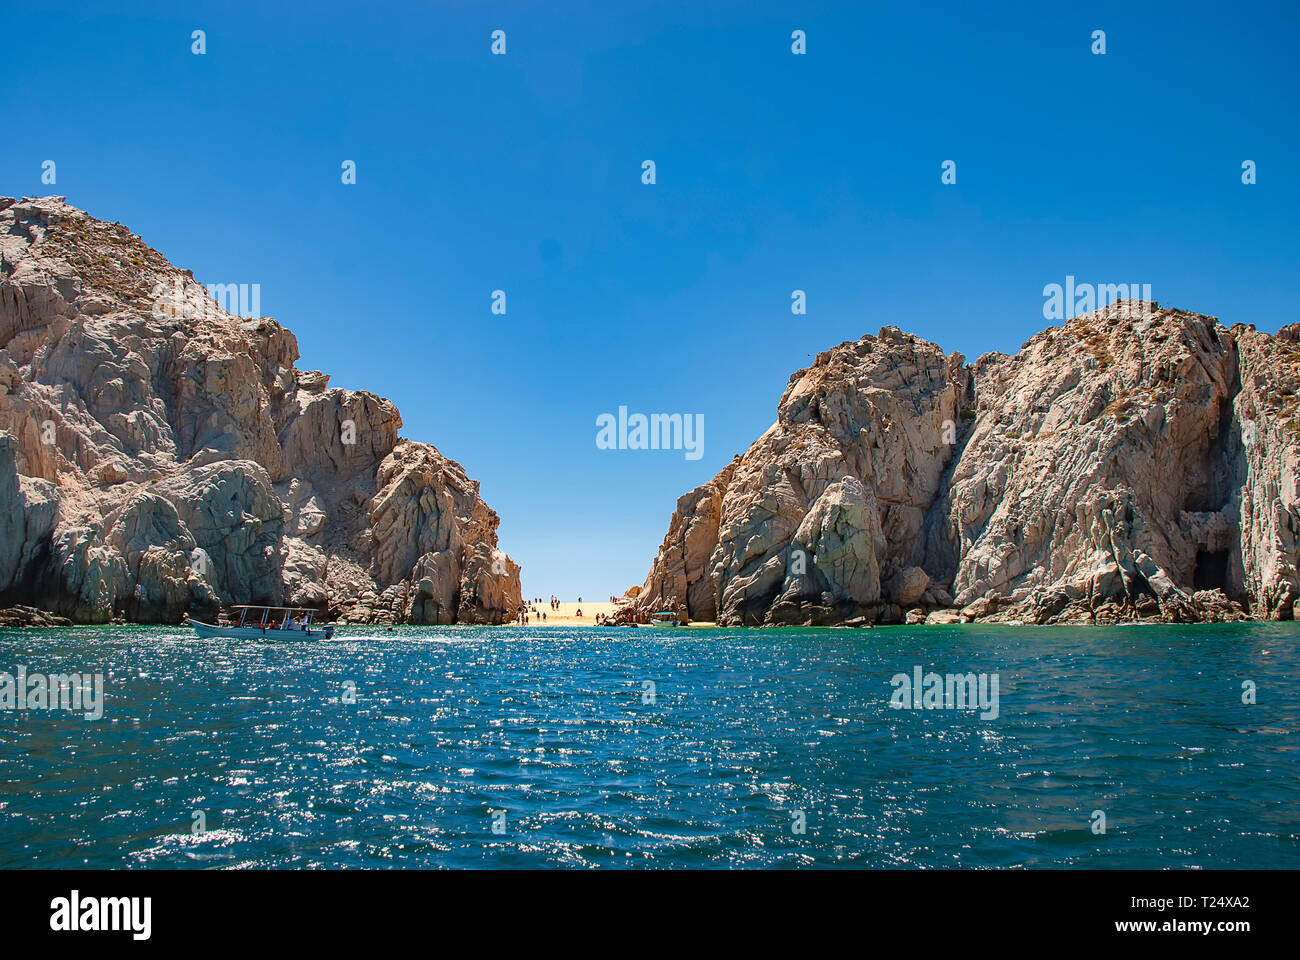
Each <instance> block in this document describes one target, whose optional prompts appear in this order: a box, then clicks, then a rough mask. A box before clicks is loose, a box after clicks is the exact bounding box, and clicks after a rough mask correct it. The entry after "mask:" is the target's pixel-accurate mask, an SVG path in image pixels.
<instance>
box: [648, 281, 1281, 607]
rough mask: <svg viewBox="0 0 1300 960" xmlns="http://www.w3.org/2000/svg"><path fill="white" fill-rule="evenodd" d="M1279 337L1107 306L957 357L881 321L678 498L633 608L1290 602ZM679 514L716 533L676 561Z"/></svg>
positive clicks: (1138, 306) (822, 363)
mask: <svg viewBox="0 0 1300 960" xmlns="http://www.w3.org/2000/svg"><path fill="white" fill-rule="evenodd" d="M1298 331H1300V328H1297V327H1287V328H1284V329H1283V330H1281V331H1279V333H1278V334H1277V335H1276V336H1270V335H1268V334H1263V333H1259V332H1258V331H1256V330H1254V329H1253V328H1252V327H1243V326H1236V327H1233V328H1232V329H1231V330H1229V329H1226V328H1225V327H1223V326H1222V325H1221V324H1219V323H1218V322H1217V321H1215V320H1214V319H1213V318H1209V317H1203V316H1199V315H1197V314H1190V313H1187V312H1185V311H1178V310H1162V309H1160V308H1159V307H1158V306H1157V305H1156V304H1152V303H1145V302H1138V301H1131V302H1130V301H1125V302H1122V303H1119V304H1115V305H1112V306H1110V307H1107V308H1104V309H1102V310H1099V311H1096V312H1094V313H1092V314H1088V315H1086V316H1083V317H1080V318H1077V319H1075V320H1072V321H1070V322H1068V323H1066V324H1065V325H1063V326H1061V327H1055V328H1052V329H1050V330H1047V331H1044V332H1043V333H1041V334H1039V335H1037V336H1036V337H1034V338H1033V339H1031V340H1030V341H1029V342H1028V343H1026V344H1025V345H1024V347H1023V348H1022V349H1021V350H1020V352H1019V353H1017V354H1016V355H1015V356H1004V355H1001V354H987V355H985V356H983V357H981V358H979V360H977V361H976V362H975V363H974V364H972V365H967V364H966V363H965V362H964V360H963V359H962V358H961V357H960V356H959V355H956V354H954V355H953V356H952V357H948V358H945V357H944V355H943V353H942V352H941V351H940V350H939V348H938V347H935V346H934V345H932V344H928V343H925V342H924V341H921V340H918V339H916V338H914V337H909V336H907V335H905V334H902V333H900V332H899V331H897V330H896V329H894V328H888V327H887V328H885V329H884V330H882V331H881V333H880V335H879V336H878V337H864V338H863V339H862V340H860V341H858V342H856V343H845V344H841V345H840V346H839V347H836V348H835V349H834V350H831V351H829V352H827V353H824V354H822V355H820V356H819V357H818V358H817V361H816V363H815V364H814V365H813V367H811V368H810V369H809V370H806V371H800V372H798V373H796V374H795V375H794V377H793V378H792V379H791V385H790V386H789V387H788V388H787V390H786V394H785V396H784V397H783V398H782V400H781V404H780V407H779V409H778V417H777V422H776V424H775V425H774V426H773V427H772V428H771V429H770V430H769V431H768V432H767V433H766V434H764V435H763V436H762V437H760V438H759V439H758V440H757V441H756V442H755V443H754V445H753V446H751V447H750V449H749V451H748V452H747V453H746V454H745V455H744V456H743V457H740V458H738V459H737V461H736V462H735V463H734V464H732V465H730V466H729V467H728V468H727V469H726V470H724V471H723V473H722V474H719V476H718V477H717V478H715V479H714V480H713V481H712V482H711V483H710V484H707V485H705V487H701V488H700V490H697V491H696V492H695V493H693V494H689V495H687V497H684V498H683V500H682V501H681V502H679V504H678V513H677V514H675V515H674V518H673V523H672V525H671V527H670V532H669V538H668V539H667V540H666V541H665V545H664V547H663V548H662V549H661V551H660V554H659V557H658V558H657V559H656V561H655V563H654V566H653V567H652V569H651V572H650V575H649V577H648V578H647V580H646V586H645V592H643V594H642V596H641V597H639V598H638V599H637V609H638V610H639V611H640V612H642V613H645V612H648V611H650V610H651V609H652V608H653V609H661V608H668V609H676V610H678V611H679V612H681V613H683V614H686V615H689V616H690V617H692V618H693V619H717V620H718V621H719V622H722V623H726V624H740V623H807V622H812V623H817V622H828V621H829V622H839V621H843V620H847V619H850V618H854V617H860V616H863V617H866V618H868V619H872V620H876V621H884V622H900V621H901V620H903V619H904V617H906V618H907V619H909V620H913V621H917V622H920V621H921V620H922V619H925V620H927V621H928V622H953V621H954V620H955V619H958V618H960V619H962V620H973V619H980V620H1004V621H1011V620H1019V621H1024V622H1038V623H1047V622H1060V621H1091V620H1097V621H1101V622H1117V621H1120V620H1133V619H1157V620H1166V621H1182V620H1188V621H1191V620H1199V619H1216V620H1219V619H1234V618H1237V617H1241V616H1246V615H1247V613H1248V612H1249V614H1250V615H1253V616H1257V617H1274V618H1286V619H1290V618H1291V617H1293V616H1294V612H1295V605H1296V603H1297V601H1298V600H1300V587H1298V586H1297V584H1298V582H1300V581H1298V578H1297V562H1298V561H1300V554H1298V552H1297V551H1298V539H1300V514H1297V509H1298V507H1297V490H1296V482H1297V481H1296V476H1297V469H1296V468H1297V450H1298V448H1300V442H1298V441H1300V397H1298V396H1297V389H1298V388H1300V378H1298V377H1297V371H1300V344H1298V343H1297V340H1298V339H1300V338H1298V337H1297V332H1298ZM706 490H707V491H708V497H707V498H706V499H707V504H708V507H709V510H708V511H703V510H700V509H699V508H698V505H699V504H701V503H702V502H703V499H702V498H701V497H699V496H698V495H699V494H700V493H701V491H706ZM714 513H716V514H717V518H716V521H715V520H714V519H713V514H714ZM705 516H707V517H708V522H707V523H706V522H700V518H701V517H705ZM691 520H695V521H697V522H696V525H695V527H694V529H696V530H697V531H698V532H699V533H700V534H703V533H705V532H707V531H711V530H714V529H716V531H717V535H716V539H714V541H713V543H712V544H711V545H710V544H708V543H707V542H699V540H698V539H697V542H695V543H694V544H693V545H692V549H691V551H690V556H691V558H692V560H691V562H690V563H688V564H682V563H681V562H680V560H679V557H680V556H681V551H680V550H679V549H677V548H676V544H677V541H678V539H680V530H681V529H683V524H685V528H690V521H691ZM700 539H707V538H700ZM796 560H797V563H796ZM796 567H798V569H796ZM800 571H802V572H800ZM693 596H711V597H713V598H716V604H715V606H714V607H712V608H710V606H709V605H708V604H707V603H700V604H698V605H697V604H696V603H694V602H693V601H692V597H693ZM939 611H943V612H942V613H941V614H940V615H938V616H936V615H935V614H936V612H939ZM709 612H715V613H716V617H706V616H703V614H705V613H709Z"/></svg>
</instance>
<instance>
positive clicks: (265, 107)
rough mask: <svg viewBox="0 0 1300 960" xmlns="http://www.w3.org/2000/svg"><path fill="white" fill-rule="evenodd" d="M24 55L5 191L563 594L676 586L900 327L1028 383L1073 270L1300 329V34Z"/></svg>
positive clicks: (884, 29)
mask: <svg viewBox="0 0 1300 960" xmlns="http://www.w3.org/2000/svg"><path fill="white" fill-rule="evenodd" d="M110 6H111V7H112V8H114V9H113V11H110V10H109V9H108V8H109V7H110ZM96 7H101V8H103V9H99V10H97V9H96ZM2 22H3V29H4V34H5V39H6V47H7V49H8V58H9V61H8V62H9V69H8V70H7V71H6V75H5V86H6V95H5V97H4V105H3V107H0V120H2V121H3V129H4V141H5V146H4V149H3V150H2V151H0V193H3V194H5V195H14V196H30V195H43V194H51V193H54V194H60V195H64V196H66V197H67V198H68V199H69V201H70V202H72V203H74V204H76V205H78V206H80V207H83V208H84V209H86V210H88V211H89V212H90V213H92V214H93V215H95V216H97V217H100V218H102V219H105V220H110V221H112V220H118V221H121V222H123V223H125V224H127V225H128V226H129V227H130V228H131V229H132V230H133V231H135V232H136V233H139V234H141V235H142V236H143V237H144V239H145V241H146V242H148V243H149V244H150V245H152V246H154V247H156V248H157V249H158V250H160V251H161V252H162V253H164V254H165V255H166V256H167V257H168V258H169V259H170V260H171V261H172V262H173V263H175V264H176V265H177V266H180V267H182V268H190V269H192V270H193V271H194V273H195V276H196V277H197V278H198V279H199V280H200V281H203V282H205V283H259V284H260V285H261V306H262V312H263V313H265V314H267V315H270V316H273V317H275V318H276V319H277V320H279V321H280V322H281V323H283V324H284V325H285V326H287V327H289V328H290V329H291V330H293V331H294V332H295V333H296V334H297V336H298V339H299V342H300V345H301V349H302V361H301V362H300V366H301V367H303V368H305V369H313V368H318V369H323V370H325V371H327V372H329V373H330V374H331V375H332V377H333V379H332V383H333V384H334V385H336V386H345V387H349V388H354V389H368V390H372V391H374V392H376V393H379V394H381V395H383V396H386V397H389V398H390V399H392V400H393V401H394V402H395V403H396V404H397V406H398V407H399V409H400V410H401V411H402V417H403V420H404V422H405V427H404V429H403V431H402V433H403V435H404V436H407V437H410V438H412V439H416V440H423V441H427V442H431V443H433V444H435V445H436V446H437V447H438V448H439V449H440V450H441V451H442V452H443V453H445V454H446V455H448V456H450V457H452V458H454V459H456V460H458V461H460V462H461V463H462V464H464V466H465V468H466V469H467V471H468V472H469V474H470V476H472V477H474V478H476V479H478V480H480V481H481V482H482V490H483V495H484V497H485V499H486V500H487V501H488V503H489V504H490V505H491V506H492V507H493V508H494V509H495V510H496V511H497V512H498V513H499V514H500V515H501V518H502V523H501V530H500V534H501V545H502V547H503V548H504V549H505V550H506V551H508V552H509V553H510V554H511V555H512V556H513V557H515V559H517V560H518V561H519V562H520V563H522V565H523V570H524V592H525V595H528V596H532V595H542V596H546V595H549V594H551V593H556V594H559V595H560V596H562V597H565V598H570V599H571V598H573V597H574V596H576V595H577V594H582V595H584V596H588V597H604V596H607V595H608V594H610V593H616V592H621V591H622V590H623V589H624V588H626V587H627V586H629V585H631V584H633V583H640V582H641V581H642V580H643V579H644V576H645V573H646V571H647V569H648V567H649V564H650V561H651V559H652V558H653V556H654V554H655V551H656V550H657V548H658V546H659V543H660V541H661V539H662V537H663V534H664V532H665V530H666V528H667V523H668V519H669V516H670V515H671V513H672V508H673V505H674V503H675V502H676V499H677V497H678V496H679V495H680V494H682V493H684V492H685V491H687V490H689V489H691V488H692V487H694V486H696V485H698V484H700V483H703V482H704V481H706V480H708V479H709V478H710V477H712V476H713V475H714V473H716V472H717V470H719V469H720V468H721V467H722V466H723V465H724V464H726V463H727V462H728V461H730V459H731V458H732V456H733V455H735V454H736V453H739V452H742V451H743V450H744V449H745V448H746V447H747V446H748V445H749V443H750V442H752V441H753V440H754V439H755V438H756V437H757V436H758V435H759V434H761V433H762V432H763V431H764V430H765V429H766V428H767V427H768V426H770V425H771V423H772V421H773V420H774V419H775V410H776V403H777V401H778V399H779V398H780V395H781V392H782V390H783V389H784V387H785V384H786V381H787V379H788V377H789V376H790V374H791V373H793V372H794V371H795V370H796V369H799V368H801V367H804V366H806V365H807V364H808V363H810V362H811V359H812V357H813V356H815V355H816V354H817V353H818V352H819V351H821V350H824V349H826V348H828V347H830V346H833V345H834V344H837V343H839V342H841V341H843V340H847V339H856V338H857V337H860V336H861V335H862V334H864V333H874V332H875V331H876V330H877V329H878V328H879V327H881V326H883V325H885V324H896V325H898V326H901V327H902V328H904V329H905V330H909V331H911V332H914V333H917V334H919V335H921V336H924V337H927V338H929V339H932V340H934V341H936V342H938V343H939V344H941V345H943V346H944V347H945V348H946V349H949V350H952V349H957V350H961V351H962V352H963V353H965V354H966V355H967V356H968V357H970V358H974V357H975V356H976V355H978V354H979V353H982V352H984V351H986V350H1004V351H1014V350H1015V349H1017V348H1018V346H1019V345H1020V344H1021V343H1022V342H1023V341H1024V340H1025V339H1027V338H1028V337H1029V336H1030V335H1032V334H1033V333H1035V332H1037V331H1038V330H1039V329H1041V328H1043V327H1045V326H1047V325H1048V323H1047V321H1045V320H1044V319H1043V302H1044V298H1043V287H1044V286H1045V285H1046V284H1049V283H1063V282H1064V280H1065V277H1066V276H1067V275H1073V276H1074V277H1076V278H1077V281H1078V282H1080V283H1084V282H1089V283H1122V282H1139V283H1149V284H1150V285H1151V288H1152V295H1153V298H1154V299H1156V300H1158V301H1160V302H1161V303H1162V304H1167V305H1174V306H1179V307H1184V308H1188V309H1193V310H1197V311H1199V312H1202V313H1209V314H1213V315H1216V316H1218V317H1220V318H1221V319H1222V320H1223V321H1224V322H1225V323H1228V324H1231V323H1235V322H1238V321H1240V322H1245V323H1254V324H1255V325H1256V326H1258V327H1259V328H1261V329H1265V330H1270V331H1272V330H1275V329H1276V328H1277V327H1278V326H1280V325H1282V324H1284V323H1290V322H1295V321H1297V320H1300V315H1298V314H1297V311H1296V308H1295V303H1296V300H1295V294H1296V285H1297V283H1298V282H1300V269H1298V267H1297V265H1298V264H1300V240H1298V239H1297V230H1296V224H1297V222H1300V187H1298V186H1297V183H1298V177H1297V158H1300V136H1298V135H1297V114H1298V109H1297V93H1300V84H1298V83H1297V81H1298V80H1300V69H1298V68H1297V62H1298V61H1300V58H1297V56H1296V49H1297V43H1298V41H1300V29H1298V27H1300V14H1298V13H1297V4H1295V3H1268V2H1265V3H1259V4H1252V5H1249V6H1233V5H1230V4H1225V3H1221V2H1220V3H1214V4H1207V3H1185V2H1178V3H1149V4H1134V3H1128V2H1123V3H1108V2H1101V3H1089V4H1086V5H1085V4H1069V5H1066V4H1049V3H1015V4H1011V3H969V2H965V3H952V4H950V3H925V4H918V3H895V4H875V3H870V4H869V3H862V2H853V3H844V4H830V3H826V4H797V3H789V4H780V3H766V2H740V0H737V2H734V3H689V4H688V3H685V2H682V3H679V4H668V3H659V4H647V3H638V2H623V0H619V2H607V0H606V2H593V3H581V4H578V3H564V2H556V0H547V2H533V3H526V4H509V3H468V2H466V3H435V2H422V3H392V4H385V3H348V4H334V3H310V4H307V3H303V4H296V3H295V4H290V3H244V2H234V0H221V2H218V3H203V4H199V3H184V4H181V3H174V2H157V3H114V4H111V5H110V4H90V3H85V2H64V0H41V2H40V3H28V2H23V0H19V2H16V3H15V2H14V0H7V2H6V4H5V10H4V12H3V21H2ZM197 29H201V30H204V31H205V33H206V53H205V54H203V55H195V54H194V53H192V52H191V49H192V43H193V41H192V39H191V35H192V31H194V30H197ZM498 29H500V30H504V31H505V34H506V53H505V55H503V56H494V55H493V54H492V53H491V49H490V47H491V43H492V40H491V34H492V32H493V31H494V30H498ZM796 29H802V30H804V31H805V33H806V38H807V39H806V44H807V53H806V54H804V55H802V56H797V55H794V54H793V53H792V52H791V44H792V42H793V41H792V40H791V33H792V31H794V30H796ZM1094 30H1104V31H1105V35H1106V53H1105V54H1104V55H1096V54H1093V53H1092V52H1091V49H1092V47H1093V44H1094V41H1093V39H1092V33H1093V31H1094ZM50 159H52V160H54V161H55V162H56V164H57V166H56V171H57V181H56V184H55V185H53V186H51V185H47V184H43V183H42V182H41V173H42V163H43V161H45V160H50ZM345 160H353V161H355V162H356V183H355V184H350V185H345V184H343V183H342V182H341V179H342V178H341V165H342V163H343V161H345ZM646 160H653V161H654V162H655V164H656V170H655V174H656V183H654V184H653V185H647V184H644V183H642V169H643V168H642V164H643V161H646ZM945 160H952V161H954V162H955V163H956V179H957V182H956V183H955V184H951V185H946V184H943V183H941V182H940V177H941V172H942V171H941V164H942V163H943V162H944V161H945ZM1246 160H1252V161H1254V162H1255V164H1256V175H1257V179H1258V182H1257V183H1255V184H1253V185H1244V184H1243V183H1242V163H1243V161H1246ZM498 289H500V290H504V291H505V293H506V313H505V315H496V314H493V313H492V312H491V303H492V291H494V290H498ZM796 289H802V290H804V291H806V295H807V313H806V315H803V316H796V315H793V314H792V313H791V310H790V305H791V293H792V291H794V290H796ZM620 405H625V406H627V407H628V409H629V411H630V412H634V413H635V412H642V413H647V414H649V413H682V414H702V415H703V417H704V422H705V434H704V446H703V455H702V456H701V457H700V458H699V459H695V460H688V459H687V458H686V456H685V455H684V452H683V451H636V450H602V449H598V447H597V445H596V442H595V440H596V432H597V431H596V418H597V417H598V416H599V415H600V414H602V413H617V410H618V407H619V406H620Z"/></svg>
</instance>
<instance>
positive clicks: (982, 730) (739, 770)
mask: <svg viewBox="0 0 1300 960" xmlns="http://www.w3.org/2000/svg"><path fill="white" fill-rule="evenodd" d="M1297 640H1300V625H1296V624H1260V625H1249V626H1240V625H1213V626H1196V627H1119V628H1102V627H1087V628H1082V627H1064V628H1055V627H1053V628H1020V627H998V626H973V625H972V626H964V627H925V628H912V627H896V628H880V629H876V630H867V631H852V630H806V629H802V630H780V631H775V630H725V629H718V630H704V629H701V630H695V629H692V630H689V631H687V630H676V631H673V630H648V629H643V630H639V631H619V632H610V631H601V630H600V629H598V628H584V629H556V628H550V629H530V628H527V627H520V628H473V627H465V628H458V627H427V628H399V629H398V630H397V631H396V632H395V633H391V634H390V633H387V632H386V631H382V630H379V629H376V628H365V627H355V628H344V629H342V630H340V632H339V634H338V635H336V639H335V640H334V641H333V642H328V643H315V644H308V643H300V644H292V645H271V644H262V643H252V642H242V641H197V640H195V639H194V638H193V637H192V636H191V635H190V634H189V633H188V632H186V631H184V630H179V629H174V628H141V627H111V628H74V629H64V630H48V631H0V672H7V673H10V674H13V673H15V672H16V669H17V668H18V667H19V666H24V667H26V669H27V671H28V672H29V673H33V672H44V673H61V672H71V671H79V672H88V673H89V672H94V671H103V673H104V674H105V702H104V715H103V717H102V719H99V720H87V719H84V718H83V717H82V716H80V715H79V714H77V715H74V714H69V713H66V712H58V713H54V712H41V711H26V712H24V711H15V712H11V713H0V866H3V867H9V868H13V867H43V868H48V867H81V866H84V867H128V866H131V867H200V868H214V867H217V868H221V867H318V866H324V867H543V866H568V867H593V866H600V867H610V866H613V867H773V866H779V867H955V866H963V867H1049V866H1058V867H1063V866H1080V867H1297V866H1300V842H1298V840H1297V836H1298V833H1300V827H1298V826H1297V821H1298V820H1300V802H1298V801H1300V753H1298V752H1297V748H1298V747H1300V684H1298V683H1297V682H1296V677H1297V667H1298V666H1300V644H1297ZM916 666H920V667H922V668H923V670H925V671H931V670H933V671H936V672H938V673H941V674H944V673H966V672H968V671H969V672H974V673H976V674H986V675H990V676H991V675H993V674H996V675H997V678H998V695H999V702H998V707H999V709H998V715H997V717H996V718H991V717H984V716H981V715H980V713H978V712H970V711H965V710H948V709H936V710H898V709H893V708H891V706H890V698H891V695H892V694H893V692H894V687H893V686H891V683H890V679H891V677H893V676H894V675H895V674H899V673H904V674H908V675H909V676H910V675H911V674H912V673H913V669H914V668H915V667H916ZM1244 681H1251V682H1253V683H1254V684H1255V686H1256V691H1257V693H1256V696H1257V700H1258V702H1257V703H1256V704H1255V705H1246V704H1243V703H1242V684H1243V682H1244ZM353 692H354V693H355V697H354V698H353V696H352V694H353ZM352 699H355V702H348V701H349V700H352ZM1098 810H1100V811H1103V812H1104V814H1105V817H1106V832H1105V833H1104V834H1098V833H1095V832H1094V828H1093V824H1094V822H1097V821H1096V819H1095V815H1094V811H1098ZM502 811H503V812H502ZM196 812H197V813H199V814H201V816H200V817H198V818H196ZM198 822H201V823H202V825H203V826H204V827H205V829H204V830H203V831H202V832H199V833H198V834H196V833H195V832H194V829H193V828H194V826H195V824H196V823H198ZM494 827H495V829H496V830H497V831H500V832H494ZM801 827H802V830H801V829H800V828H801Z"/></svg>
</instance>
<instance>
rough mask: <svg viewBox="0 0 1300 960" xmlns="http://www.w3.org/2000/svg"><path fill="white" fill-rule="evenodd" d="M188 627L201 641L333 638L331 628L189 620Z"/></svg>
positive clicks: (289, 641)
mask: <svg viewBox="0 0 1300 960" xmlns="http://www.w3.org/2000/svg"><path fill="white" fill-rule="evenodd" d="M190 626H191V627H193V628H194V633H195V635H196V636H198V637H199V639H201V640H217V639H220V640H269V641H271V642H273V643H292V642H293V641H295V640H328V639H330V638H331V637H332V636H334V628H333V627H311V628H310V629H308V630H272V629H270V628H269V627H268V628H263V627H260V626H259V627H232V626H220V625H218V624H213V623H203V622H202V621H200V620H191V621H190Z"/></svg>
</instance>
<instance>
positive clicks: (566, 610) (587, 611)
mask: <svg viewBox="0 0 1300 960" xmlns="http://www.w3.org/2000/svg"><path fill="white" fill-rule="evenodd" d="M616 608H617V604H613V603H610V602H609V601H608V600H606V601H604V602H603V603H602V602H597V601H592V602H587V601H585V600H584V601H583V602H582V603H570V602H568V601H561V602H560V608H559V609H558V610H552V609H551V605H550V603H549V602H548V601H547V600H546V598H545V597H543V598H542V602H541V603H539V604H537V612H536V613H529V614H528V625H529V626H530V627H582V626H587V627H591V626H595V624H596V614H598V613H603V614H605V615H606V616H608V615H609V614H612V613H613V612H614V610H615V609H616ZM579 610H581V611H582V616H581V617H579V616H578V611H579ZM543 613H545V614H546V619H545V620H543V619H542V614H543Z"/></svg>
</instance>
